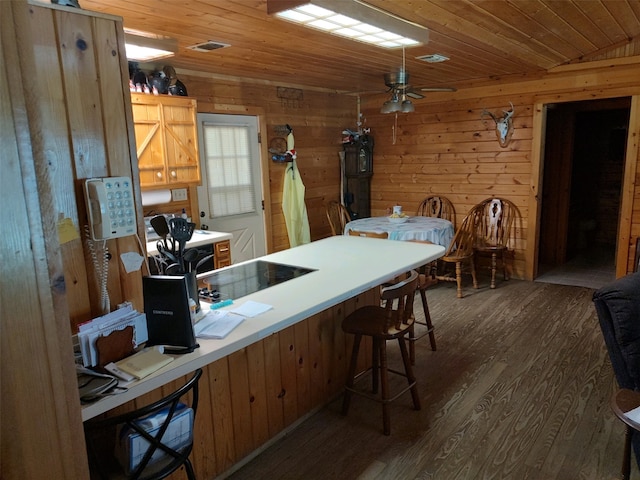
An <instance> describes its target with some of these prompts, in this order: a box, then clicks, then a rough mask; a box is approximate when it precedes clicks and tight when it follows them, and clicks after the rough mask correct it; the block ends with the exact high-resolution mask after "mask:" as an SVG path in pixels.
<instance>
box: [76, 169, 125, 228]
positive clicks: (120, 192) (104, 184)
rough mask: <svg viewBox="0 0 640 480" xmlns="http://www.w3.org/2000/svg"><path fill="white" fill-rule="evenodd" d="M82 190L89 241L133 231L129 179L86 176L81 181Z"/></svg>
mask: <svg viewBox="0 0 640 480" xmlns="http://www.w3.org/2000/svg"><path fill="white" fill-rule="evenodd" d="M84 193H85V200H86V203H87V214H88V215H89V229H90V232H91V238H92V239H93V240H107V239H109V238H119V237H126V236H129V235H135V234H136V232H137V225H136V211H135V206H134V201H133V188H132V185H131V179H130V178H128V177H104V178H89V179H87V180H86V181H85V183H84Z"/></svg>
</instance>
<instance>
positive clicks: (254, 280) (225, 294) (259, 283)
mask: <svg viewBox="0 0 640 480" xmlns="http://www.w3.org/2000/svg"><path fill="white" fill-rule="evenodd" d="M314 271H315V270H314V269H312V268H305V267H297V266H294V265H284V264H282V263H273V262H265V261H264V260H256V261H254V262H249V263H244V264H241V265H235V266H233V267H231V268H228V269H225V270H220V271H214V272H213V273H211V275H208V276H206V277H203V278H201V279H200V280H201V281H202V282H203V283H205V284H206V285H207V288H204V289H201V290H200V298H201V299H203V300H208V301H211V302H218V301H222V300H226V299H231V300H235V299H238V298H240V297H244V296H245V295H249V294H251V293H254V292H257V291H259V290H263V289H265V288H269V287H272V286H274V285H278V284H280V283H283V282H286V281H289V280H291V279H293V278H296V277H301V276H302V275H306V274H307V273H310V272H314Z"/></svg>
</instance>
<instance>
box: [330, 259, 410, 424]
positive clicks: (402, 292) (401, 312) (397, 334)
mask: <svg viewBox="0 0 640 480" xmlns="http://www.w3.org/2000/svg"><path fill="white" fill-rule="evenodd" d="M397 280H398V281H397V283H394V284H391V285H386V286H384V287H382V289H381V298H382V301H383V303H384V305H365V306H363V307H360V308H358V309H356V310H355V311H354V312H353V313H351V314H350V315H348V316H347V317H345V319H344V320H343V321H342V329H343V331H344V332H345V333H350V334H353V335H355V337H354V340H353V350H352V352H351V361H350V363H349V371H348V374H347V383H346V385H345V392H344V398H343V402H342V414H343V415H346V414H347V413H348V412H349V405H350V402H351V395H352V394H354V393H355V394H357V395H361V396H364V397H367V398H370V399H372V400H375V401H377V402H379V403H381V404H382V424H383V432H384V434H385V435H389V434H390V433H391V420H390V405H389V404H390V402H392V401H393V400H395V399H396V398H398V397H399V396H400V395H402V394H404V393H406V392H408V391H411V397H412V399H413V406H414V408H415V409H416V410H420V397H419V395H418V388H417V384H416V377H415V375H414V373H413V368H412V366H411V361H410V359H409V353H408V351H407V344H406V337H407V335H408V334H409V331H410V328H411V326H412V325H413V300H414V297H415V293H416V288H417V285H418V273H417V272H416V271H415V270H412V271H411V272H408V273H407V274H406V275H405V276H404V278H399V279H397ZM363 336H368V337H371V338H372V339H373V348H372V362H371V367H370V369H371V372H372V376H371V392H369V391H367V390H364V388H356V387H355V380H356V378H359V377H360V374H357V373H356V368H357V365H358V353H359V349H360V343H361V341H362V337H363ZM389 340H397V341H398V345H399V347H400V354H401V355H402V363H403V365H404V372H400V371H396V370H393V369H390V368H388V365H387V342H388V341H389ZM389 373H393V374H396V375H399V376H402V377H405V378H406V379H407V385H406V386H405V387H404V388H402V389H401V390H400V391H397V392H394V395H393V396H392V395H391V392H390V388H389ZM360 378H365V377H364V376H362V377H360ZM378 383H379V384H380V388H381V391H380V394H379V393H378Z"/></svg>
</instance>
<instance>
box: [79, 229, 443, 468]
mask: <svg viewBox="0 0 640 480" xmlns="http://www.w3.org/2000/svg"><path fill="white" fill-rule="evenodd" d="M443 253H444V247H441V246H439V245H429V244H421V243H413V242H398V241H392V240H380V239H374V238H362V237H349V236H334V237H329V238H325V239H322V240H319V241H316V242H312V243H309V244H306V245H302V246H299V247H295V248H291V249H289V250H284V251H281V252H277V253H273V254H270V255H266V256H264V257H261V260H265V261H269V262H276V263H282V264H287V265H295V266H301V267H307V268H312V269H315V270H316V271H314V272H311V273H308V274H306V275H303V276H301V277H297V278H294V279H292V280H289V281H287V282H284V283H281V284H278V285H275V286H272V287H269V288H266V289H264V290H261V291H258V292H256V293H253V294H251V295H247V296H245V297H243V298H240V299H234V304H235V305H241V304H242V303H244V302H245V301H247V300H254V301H256V302H261V303H266V304H269V305H272V306H273V309H271V310H270V311H268V312H266V313H264V314H262V315H259V316H257V317H254V318H247V319H245V320H244V321H243V322H242V323H241V324H240V325H239V326H238V327H237V328H236V329H235V330H234V331H233V332H231V333H230V334H229V335H228V336H227V337H226V338H225V339H224V340H204V339H199V344H200V348H198V349H197V350H196V351H195V352H193V353H190V354H187V355H180V356H176V359H175V361H173V362H171V363H170V364H169V365H167V366H166V367H164V368H162V369H161V370H159V371H157V372H155V373H154V374H152V375H150V376H149V377H147V378H145V379H144V380H141V381H138V382H135V383H133V384H132V385H130V386H129V388H128V391H127V392H125V393H122V394H119V395H114V396H111V397H107V398H104V399H102V400H100V401H98V402H96V403H94V404H90V405H85V406H84V407H83V409H82V418H83V420H87V419H89V418H92V417H95V416H96V415H99V414H102V413H104V412H107V411H108V410H111V409H113V408H115V407H118V406H120V405H123V404H125V403H126V402H129V401H130V400H134V399H137V398H139V397H141V396H143V395H145V394H149V393H150V392H151V393H150V396H149V398H145V399H144V400H149V399H156V398H158V397H160V396H161V392H157V393H156V392H153V391H154V390H156V389H159V387H162V386H163V385H167V384H169V383H171V382H173V381H175V380H178V379H180V378H182V377H184V376H185V375H187V374H189V373H190V372H192V371H194V370H195V369H196V368H199V367H207V366H208V367H207V369H206V370H205V375H204V376H203V379H202V380H201V385H202V383H203V380H204V385H202V387H201V392H202V393H201V395H202V400H201V401H202V406H201V407H200V409H199V410H198V419H197V425H196V437H197V436H198V435H203V436H204V437H203V439H202V440H201V442H200V445H201V447H200V449H199V448H198V447H196V449H195V450H194V464H195V468H196V471H197V472H198V475H199V476H200V475H203V478H210V476H213V475H217V474H220V473H221V472H223V471H225V470H227V469H228V468H230V467H231V466H232V465H233V464H234V463H236V462H237V461H239V460H240V459H242V458H243V457H244V456H246V455H247V454H248V453H250V452H251V451H252V450H254V449H255V448H257V447H259V446H260V445H262V444H264V443H265V442H266V441H267V440H268V439H269V438H272V437H274V436H275V435H276V434H277V433H279V432H280V431H282V430H283V429H284V428H285V427H286V426H288V425H290V424H292V423H293V422H294V421H295V420H296V419H298V418H300V417H302V416H304V415H305V414H306V413H308V412H309V411H311V410H312V409H313V408H315V407H317V406H319V405H322V404H324V403H326V402H327V401H328V399H330V398H331V397H333V396H334V395H335V394H336V393H338V392H339V391H341V390H342V386H343V376H344V372H345V371H346V363H347V361H346V359H347V358H348V355H347V352H348V351H349V350H348V349H349V345H348V343H347V342H348V340H346V339H345V336H344V335H343V334H342V332H341V328H340V323H341V319H342V318H344V315H345V313H348V310H352V309H354V308H355V307H356V305H358V306H359V305H360V304H364V303H373V302H377V301H379V300H378V294H377V290H375V287H377V286H378V285H380V284H381V283H382V282H384V281H386V280H389V279H390V278H392V277H394V276H395V275H397V274H400V273H402V272H404V271H406V270H409V269H412V268H417V267H419V266H421V265H424V264H426V263H428V262H430V261H432V260H435V259H436V258H439V257H441V256H442V255H443ZM227 268H234V267H233V266H232V267H227ZM203 307H204V308H206V305H205V304H204V303H203ZM312 357H313V358H312ZM176 385H177V383H176ZM168 387H170V385H168ZM168 391H169V390H168V389H167V390H166V391H165V392H164V393H168ZM209 397H210V398H209ZM141 400H143V399H141ZM278 402H279V403H278ZM142 403H144V402H143V401H141V402H140V404H142ZM207 450H208V451H207ZM211 450H215V452H216V453H215V455H213V454H212V452H211Z"/></svg>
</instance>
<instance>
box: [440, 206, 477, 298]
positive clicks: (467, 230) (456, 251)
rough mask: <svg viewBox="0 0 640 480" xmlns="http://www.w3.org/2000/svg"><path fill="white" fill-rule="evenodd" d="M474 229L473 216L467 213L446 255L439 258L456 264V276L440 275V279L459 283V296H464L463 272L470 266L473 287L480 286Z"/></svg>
mask: <svg viewBox="0 0 640 480" xmlns="http://www.w3.org/2000/svg"><path fill="white" fill-rule="evenodd" d="M473 246H474V231H473V217H472V216H471V215H467V216H466V217H465V218H464V220H462V224H461V225H460V228H458V230H457V231H456V233H455V235H454V236H453V239H452V240H451V243H450V244H449V247H448V248H447V250H446V252H445V253H444V256H443V257H441V258H440V259H439V260H440V261H442V262H444V263H447V264H454V265H455V276H454V277H451V276H450V275H447V274H445V275H441V276H440V275H439V276H438V280H443V281H446V282H456V283H457V285H458V290H457V296H458V298H462V297H463V295H462V273H463V272H465V271H466V268H467V267H468V268H469V270H470V271H471V277H472V278H473V288H478V280H477V278H476V268H475V261H474V250H473Z"/></svg>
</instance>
